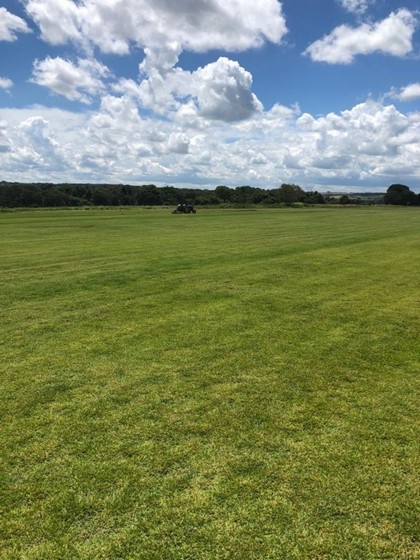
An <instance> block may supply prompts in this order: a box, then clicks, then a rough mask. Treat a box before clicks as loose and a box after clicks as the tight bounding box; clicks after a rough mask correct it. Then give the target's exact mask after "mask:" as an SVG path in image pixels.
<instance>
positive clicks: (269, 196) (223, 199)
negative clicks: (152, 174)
mask: <svg viewBox="0 0 420 560" xmlns="http://www.w3.org/2000/svg"><path fill="white" fill-rule="evenodd" d="M374 200H375V202H381V203H385V204H404V205H407V204H411V205H418V204H419V203H420V195H416V194H415V193H413V192H412V191H411V190H410V189H409V188H408V187H406V186H404V185H391V187H389V188H388V191H387V193H386V194H385V196H379V197H378V196H377V195H376V198H375V197H374ZM367 202H369V203H371V202H372V198H368V197H366V198H364V197H360V196H356V198H354V197H352V196H351V195H341V196H338V197H337V196H330V195H328V194H322V193H320V192H317V191H307V192H305V191H304V190H303V189H302V188H301V187H300V186H299V185H295V184H288V183H283V184H282V185H281V186H280V187H279V188H276V189H263V188H259V187H250V186H241V187H235V188H231V187H227V186H224V185H219V186H218V187H216V188H215V189H214V190H210V189H198V188H194V189H191V188H176V187H172V186H165V187H157V186H156V185H153V184H150V185H141V186H133V185H122V184H120V185H115V184H73V183H63V184H53V183H11V182H7V181H1V182H0V207H5V208H18V207H62V206H174V205H178V204H194V205H198V206H206V205H207V206H208V205H232V206H234V205H268V206H271V205H286V206H290V205H294V204H295V205H301V204H363V203H367Z"/></svg>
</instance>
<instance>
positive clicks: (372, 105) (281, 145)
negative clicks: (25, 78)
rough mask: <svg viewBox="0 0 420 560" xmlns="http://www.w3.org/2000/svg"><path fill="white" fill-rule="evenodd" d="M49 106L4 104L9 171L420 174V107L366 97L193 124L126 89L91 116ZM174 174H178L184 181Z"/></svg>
mask: <svg viewBox="0 0 420 560" xmlns="http://www.w3.org/2000/svg"><path fill="white" fill-rule="evenodd" d="M81 118H82V117H80V116H76V115H73V114H72V113H68V112H63V111H57V110H48V109H42V108H35V109H31V110H29V109H27V110H25V111H22V112H19V111H14V112H13V113H10V110H9V111H8V110H0V121H2V122H3V128H2V131H3V138H4V139H7V142H6V143H5V142H3V144H4V146H5V147H4V150H3V151H2V152H1V153H0V165H1V167H2V169H3V171H4V173H6V174H7V176H8V177H9V178H10V179H13V177H15V176H16V177H20V179H21V180H22V179H26V180H43V179H45V176H46V175H47V176H48V177H50V180H54V179H55V180H59V181H60V180H63V179H62V177H63V175H62V174H63V173H65V176H66V180H72V181H80V180H90V181H95V180H103V178H104V177H105V176H106V177H107V180H108V181H110V182H111V181H112V182H147V181H153V182H157V183H158V184H167V183H172V184H178V182H179V181H180V180H181V179H180V178H182V177H186V176H188V177H189V178H190V180H191V182H192V183H194V184H200V183H201V184H210V185H213V186H215V185H216V184H218V183H219V181H220V180H223V181H224V182H225V183H226V184H230V185H233V186H234V185H238V184H256V185H260V186H265V187H276V186H278V185H279V184H280V183H281V182H283V181H285V182H296V183H299V184H301V185H302V186H304V187H306V188H319V186H320V185H345V184H347V185H352V186H356V185H363V187H364V188H365V187H366V188H375V187H380V188H382V189H383V188H386V187H387V186H388V185H389V184H391V183H392V182H396V181H397V182H398V181H401V179H402V176H401V174H403V179H404V180H409V179H410V177H411V178H416V177H418V176H420V163H419V162H420V113H412V114H408V115H405V114H403V113H401V112H400V111H398V110H397V109H396V108H395V107H394V106H393V105H391V104H389V105H386V104H382V103H379V102H373V101H368V102H365V103H361V104H359V105H356V106H355V107H353V108H352V109H349V110H347V111H343V112H340V113H330V114H328V115H326V116H324V117H314V116H313V115H310V114H308V113H303V114H302V113H301V112H300V111H299V110H298V108H288V107H285V106H282V105H275V106H274V107H273V108H272V109H270V110H269V111H265V112H256V113H254V114H253V115H252V117H250V118H248V119H246V120H241V121H236V122H229V123H226V122H225V121H221V120H220V121H214V122H213V124H212V126H211V127H208V126H206V125H205V123H206V122H208V121H207V119H206V118H205V117H199V116H196V118H197V119H198V120H199V123H203V125H204V126H198V125H197V126H189V116H188V115H184V114H183V113H176V114H175V115H174V118H173V119H160V120H159V119H154V118H152V117H150V116H148V117H145V116H142V115H141V113H140V111H139V109H138V106H137V104H136V101H135V100H134V99H133V98H132V97H130V96H127V95H125V94H123V95H120V96H114V95H107V96H104V97H103V98H102V103H101V106H100V108H99V109H98V110H97V111H94V112H93V113H90V114H89V115H86V116H85V117H83V118H84V119H85V120H84V122H81ZM176 177H178V178H179V179H178V180H177V179H176Z"/></svg>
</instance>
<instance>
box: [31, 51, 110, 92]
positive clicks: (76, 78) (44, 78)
mask: <svg viewBox="0 0 420 560" xmlns="http://www.w3.org/2000/svg"><path fill="white" fill-rule="evenodd" d="M108 74H109V70H108V68H107V67H106V66H104V65H103V64H101V63H100V62H97V61H94V60H87V59H79V60H78V61H77V64H74V63H73V62H70V61H69V60H65V59H63V58H60V57H57V58H50V57H48V58H46V59H45V60H42V61H39V60H36V61H35V62H34V68H33V75H32V81H33V82H34V83H36V84H38V85H41V86H45V87H48V88H49V89H50V90H52V91H53V92H54V93H58V94H60V95H63V96H64V97H66V98H67V99H70V100H71V101H81V102H82V103H90V102H91V96H92V95H96V94H98V93H100V92H102V91H103V90H104V85H103V82H102V78H104V77H106V76H107V75H108Z"/></svg>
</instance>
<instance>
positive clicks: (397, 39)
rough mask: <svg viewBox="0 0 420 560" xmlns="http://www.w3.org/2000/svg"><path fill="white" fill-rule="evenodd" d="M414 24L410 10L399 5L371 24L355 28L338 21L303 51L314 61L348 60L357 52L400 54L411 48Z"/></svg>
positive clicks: (343, 61) (335, 61) (405, 53)
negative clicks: (335, 26) (384, 17)
mask: <svg viewBox="0 0 420 560" xmlns="http://www.w3.org/2000/svg"><path fill="white" fill-rule="evenodd" d="M416 26H417V19H416V17H415V16H414V15H413V13H411V12H410V11H409V10H407V9H401V10H398V11H397V12H393V13H391V14H390V15H389V16H388V17H387V18H386V19H384V20H382V21H380V22H378V23H375V24H372V25H370V24H367V23H364V24H362V25H360V26H359V27H355V28H353V27H349V26H347V25H341V26H339V27H337V28H336V29H334V31H332V33H331V34H330V35H327V36H325V37H323V38H322V39H319V40H318V41H315V42H314V43H312V44H311V45H310V46H309V47H308V48H307V49H306V51H305V52H304V54H307V55H309V56H310V57H311V59H312V60H314V61H317V62H328V63H329V64H349V63H351V62H352V61H353V59H354V57H355V56H357V55H360V54H364V55H366V54H372V53H375V52H381V53H385V54H390V55H393V56H399V57H402V56H405V55H407V54H408V53H410V52H411V51H412V50H413V45H412V38H413V34H414V31H415V29H416Z"/></svg>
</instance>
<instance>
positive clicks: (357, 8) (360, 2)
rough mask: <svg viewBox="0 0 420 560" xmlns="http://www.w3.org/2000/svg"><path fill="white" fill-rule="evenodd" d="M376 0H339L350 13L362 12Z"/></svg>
mask: <svg viewBox="0 0 420 560" xmlns="http://www.w3.org/2000/svg"><path fill="white" fill-rule="evenodd" d="M375 1H376V0H339V2H340V4H341V5H342V6H343V8H344V9H345V10H347V11H348V12H350V13H352V14H364V13H365V12H366V10H367V9H368V8H369V6H370V5H372V4H374V3H375Z"/></svg>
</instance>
